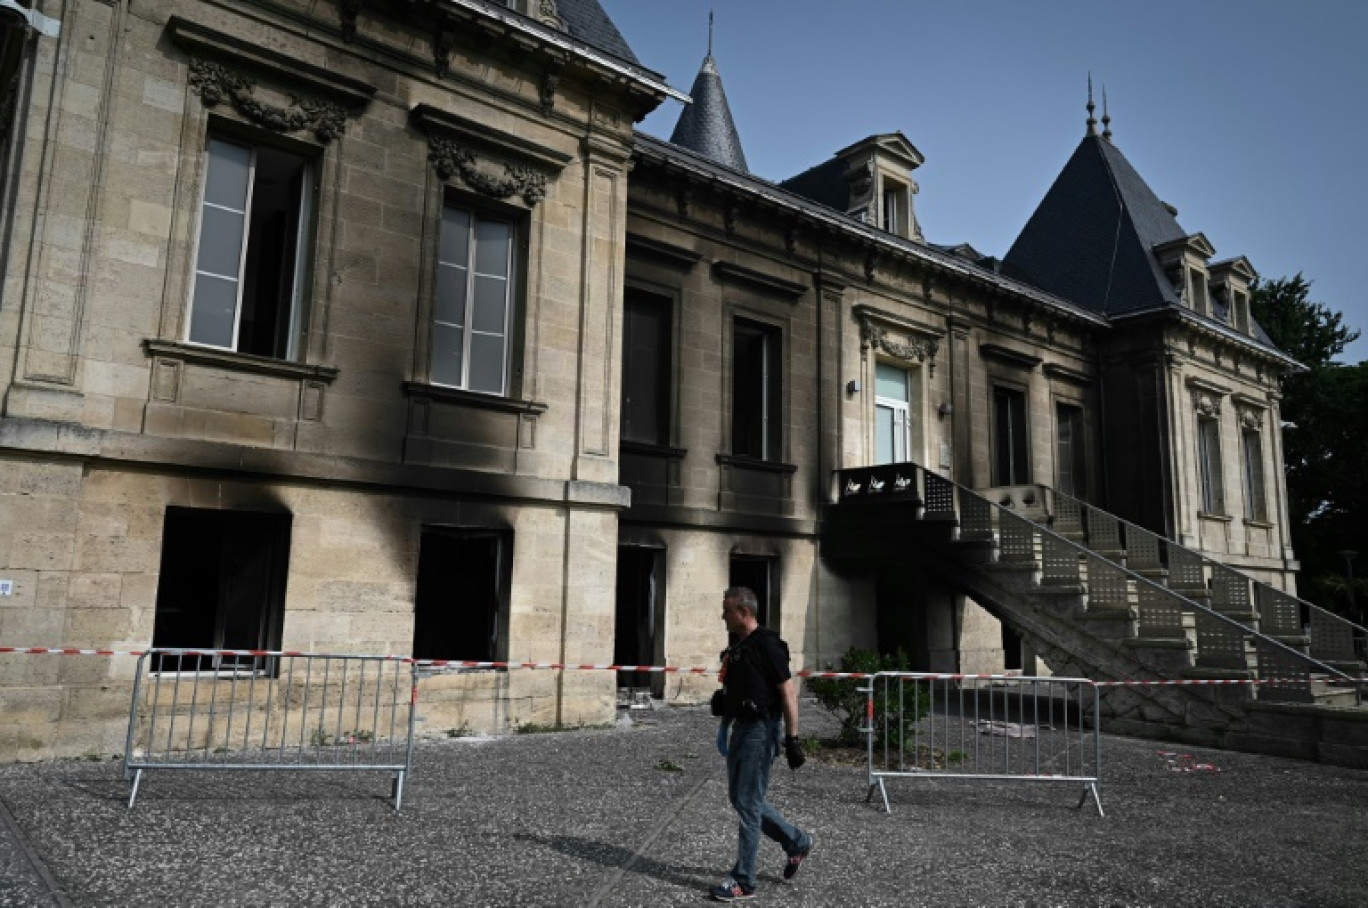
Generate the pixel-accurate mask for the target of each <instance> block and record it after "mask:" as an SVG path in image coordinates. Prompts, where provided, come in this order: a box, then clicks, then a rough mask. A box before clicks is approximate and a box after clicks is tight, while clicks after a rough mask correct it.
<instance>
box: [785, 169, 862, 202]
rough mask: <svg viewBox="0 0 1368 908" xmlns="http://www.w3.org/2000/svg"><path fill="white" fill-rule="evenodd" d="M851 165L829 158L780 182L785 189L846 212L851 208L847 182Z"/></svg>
mask: <svg viewBox="0 0 1368 908" xmlns="http://www.w3.org/2000/svg"><path fill="white" fill-rule="evenodd" d="M847 169H849V165H848V164H847V163H846V162H845V161H843V160H841V159H840V158H829V159H828V160H825V161H823V162H822V163H820V164H818V165H817V166H816V167H809V168H808V169H807V170H804V171H803V172H802V173H800V174H798V175H797V176H792V177H789V178H788V179H787V180H780V181H779V185H780V186H782V187H784V188H785V189H788V190H791V191H793V192H796V193H798V194H799V195H801V196H807V197H808V198H809V199H812V200H813V201H814V202H820V203H821V204H823V205H826V206H827V207H828V208H835V209H836V210H837V211H845V210H846V209H847V208H849V207H850V184H849V183H847V182H846V170H847Z"/></svg>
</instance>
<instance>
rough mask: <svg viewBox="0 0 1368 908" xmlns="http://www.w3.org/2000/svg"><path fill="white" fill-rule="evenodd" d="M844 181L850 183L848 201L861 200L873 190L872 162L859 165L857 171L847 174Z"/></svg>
mask: <svg viewBox="0 0 1368 908" xmlns="http://www.w3.org/2000/svg"><path fill="white" fill-rule="evenodd" d="M846 179H847V180H848V181H849V183H850V199H851V201H852V202H853V201H854V200H855V199H858V198H862V197H864V196H866V195H868V194H869V191H870V190H871V189H873V188H874V162H873V161H865V162H864V163H863V164H860V165H859V167H858V169H856V170H855V171H854V172H853V173H851V174H849V175H848V176H847V177H846Z"/></svg>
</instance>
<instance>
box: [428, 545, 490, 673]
mask: <svg viewBox="0 0 1368 908" xmlns="http://www.w3.org/2000/svg"><path fill="white" fill-rule="evenodd" d="M510 550H511V546H510V545H509V540H508V534H506V533H501V532H498V531H496V530H461V529H453V528H449V527H424V528H423V536H422V541H421V543H420V546H419V550H418V585H417V590H416V592H415V595H414V602H413V613H414V614H413V657H414V658H415V659H449V660H454V661H462V662H497V661H500V660H501V658H502V653H504V652H505V651H506V649H507V646H506V641H504V640H502V637H503V629H502V625H503V624H504V623H505V621H504V613H505V609H504V604H503V599H504V596H503V591H504V590H506V589H507V588H508V582H507V581H508V578H507V571H508V567H509V564H508V563H509V561H510V560H511V559H510V557H509V555H510Z"/></svg>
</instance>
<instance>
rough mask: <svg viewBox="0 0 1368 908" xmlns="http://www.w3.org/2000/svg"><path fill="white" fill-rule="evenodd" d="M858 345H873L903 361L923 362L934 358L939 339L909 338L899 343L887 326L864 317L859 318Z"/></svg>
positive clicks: (938, 347)
mask: <svg viewBox="0 0 1368 908" xmlns="http://www.w3.org/2000/svg"><path fill="white" fill-rule="evenodd" d="M860 346H861V348H862V349H865V350H868V349H869V348H870V347H873V348H874V349H875V350H881V351H883V352H884V353H886V354H888V355H889V356H891V357H893V358H894V359H900V360H902V361H903V362H908V363H910V362H914V361H915V362H919V363H924V362H926V361H927V360H934V359H935V358H936V353H937V352H938V351H939V350H940V341H939V340H936V339H935V338H928V339H925V340H922V339H918V338H909V339H908V341H907V343H900V342H899V341H896V340H894V339H893V338H892V337H890V336H889V332H888V329H887V328H884V327H883V326H882V325H876V324H875V323H874V322H873V321H871V320H870V319H868V318H864V319H861V320H860Z"/></svg>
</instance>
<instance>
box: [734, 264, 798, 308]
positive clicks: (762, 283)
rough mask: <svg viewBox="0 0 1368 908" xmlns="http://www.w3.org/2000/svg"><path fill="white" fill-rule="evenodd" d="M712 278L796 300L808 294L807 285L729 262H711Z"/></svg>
mask: <svg viewBox="0 0 1368 908" xmlns="http://www.w3.org/2000/svg"><path fill="white" fill-rule="evenodd" d="M712 271H713V276H714V277H716V278H717V279H718V280H719V281H729V282H731V283H733V284H745V285H747V286H749V287H751V288H752V289H755V290H760V291H763V292H766V293H770V294H773V295H776V296H782V297H786V298H789V299H792V300H796V299H797V298H798V297H800V296H802V295H803V294H804V293H807V292H808V289H809V287H808V285H807V284H801V283H798V282H797V281H790V280H787V279H785V278H782V277H776V276H775V275H772V274H766V273H764V272H763V271H756V270H754V269H752V268H746V267H744V266H742V265H734V264H732V263H731V262H713V266H712Z"/></svg>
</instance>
